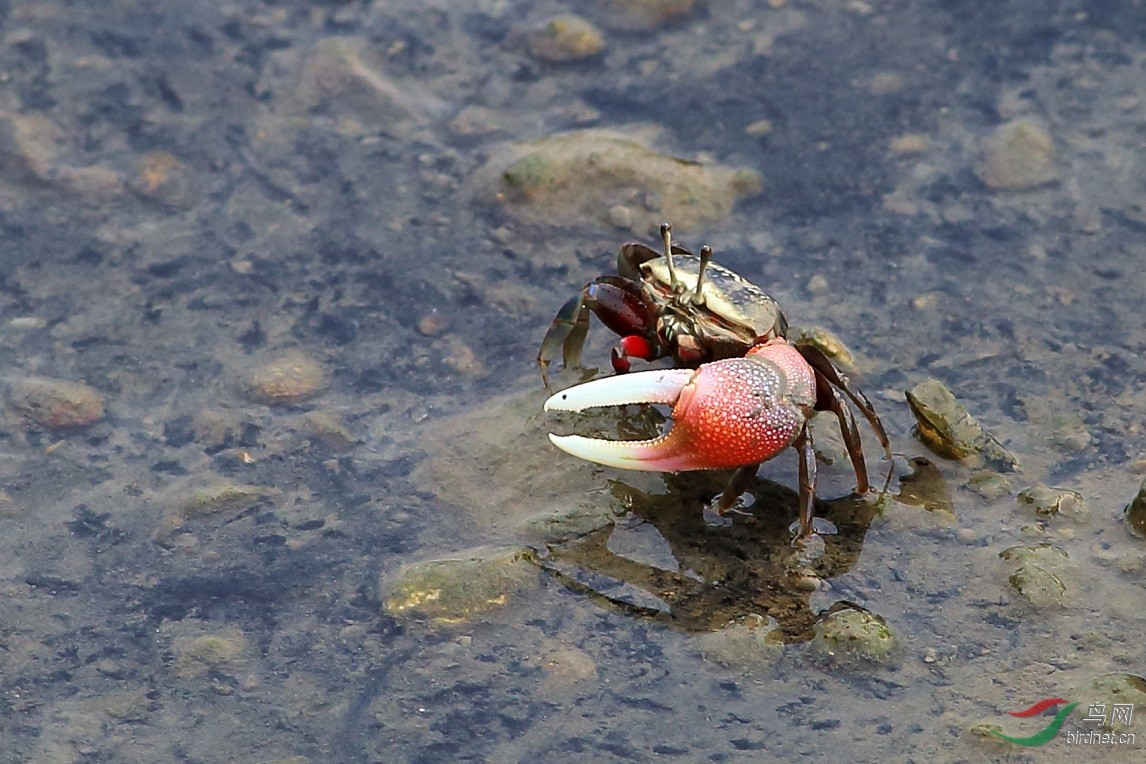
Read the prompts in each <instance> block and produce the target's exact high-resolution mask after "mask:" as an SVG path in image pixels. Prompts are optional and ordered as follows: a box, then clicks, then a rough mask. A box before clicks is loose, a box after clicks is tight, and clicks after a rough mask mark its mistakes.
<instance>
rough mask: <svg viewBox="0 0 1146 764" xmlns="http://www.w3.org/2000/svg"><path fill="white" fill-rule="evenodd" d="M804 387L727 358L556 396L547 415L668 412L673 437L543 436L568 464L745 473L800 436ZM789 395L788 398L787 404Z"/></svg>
mask: <svg viewBox="0 0 1146 764" xmlns="http://www.w3.org/2000/svg"><path fill="white" fill-rule="evenodd" d="M808 385H809V382H807V381H803V384H802V385H798V387H800V388H801V389H800V390H792V389H791V387H792V386H791V384H790V380H789V374H788V370H787V369H785V368H782V366H781V365H780V364H778V363H776V362H774V361H773V360H769V359H766V358H758V357H746V358H729V359H726V360H723V361H715V362H713V363H708V364H704V365H703V366H701V367H700V368H699V369H696V370H695V371H691V370H687V369H670V370H663V371H646V372H639V373H636V374H625V375H619V376H615V377H607V378H605V379H598V380H594V381H592V382H588V383H586V384H584V385H578V386H576V387H573V388H570V389H568V390H565V391H563V392H560V393H558V394H557V395H554V396H553V397H551V398H550V399H549V400H548V401H546V402H545V409H546V410H547V411H553V410H558V411H581V410H582V409H586V408H592V407H596V406H616V405H623V404H627V403H664V404H672V405H673V411H672V418H673V426H672V429H671V430H670V431H669V432H668V434H666V435H662V436H661V437H659V438H653V439H651V440H643V441H611V440H602V439H598V438H585V437H582V436H579V435H564V436H561V435H550V436H549V439H550V440H552V441H553V443H554V445H556V446H557V447H558V448H560V449H561V450H563V451H566V452H568V453H570V454H572V455H573V456H577V457H580V458H582V459H587V460H589V461H593V462H597V463H599V464H604V465H607V466H611V467H620V468H622V469H630V470H648V471H658V472H678V471H685V470H703V469H722V468H736V467H744V466H746V465H751V464H758V463H760V462H763V461H767V460H768V459H771V458H772V457H773V456H775V455H776V454H777V453H779V452H780V451H782V450H783V449H784V448H786V447H787V446H788V445H790V444H791V443H792V441H793V440H794V439H795V438H796V436H797V435H798V434H799V433H800V431H801V428H802V427H803V425H804V421H805V416H806V414H805V410H804V409H805V408H807V407H809V405H810V399H809V398H808V396H809V395H810V392H808V389H807V388H808ZM793 393H795V396H793Z"/></svg>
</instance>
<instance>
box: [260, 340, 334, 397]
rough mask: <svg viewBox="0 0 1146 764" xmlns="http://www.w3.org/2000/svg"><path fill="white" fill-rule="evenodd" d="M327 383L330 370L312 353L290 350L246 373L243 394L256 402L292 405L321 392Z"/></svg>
mask: <svg viewBox="0 0 1146 764" xmlns="http://www.w3.org/2000/svg"><path fill="white" fill-rule="evenodd" d="M325 386H326V373H325V372H324V371H323V369H322V366H321V365H320V364H319V363H318V361H316V360H314V359H313V358H311V357H310V356H308V355H306V354H304V353H301V352H298V351H290V352H288V353H286V354H284V355H282V356H280V357H278V358H272V359H270V360H268V361H266V362H264V363H262V364H259V365H258V366H256V367H254V368H253V369H250V370H249V371H248V372H247V373H246V374H244V375H243V378H242V381H241V387H242V391H243V394H244V395H245V396H246V397H247V398H249V399H251V400H253V401H255V402H256V403H265V404H268V405H272V406H273V405H279V406H290V405H294V404H296V403H302V402H303V401H306V400H309V399H310V398H313V397H314V396H315V395H317V394H318V393H319V392H320V391H321V390H322V388H323V387H325Z"/></svg>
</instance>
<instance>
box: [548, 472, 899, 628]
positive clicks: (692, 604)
mask: <svg viewBox="0 0 1146 764" xmlns="http://www.w3.org/2000/svg"><path fill="white" fill-rule="evenodd" d="M723 479H725V473H722V472H712V473H688V474H684V475H679V476H671V475H670V476H666V479H665V480H666V486H667V488H668V490H667V492H665V493H659V494H657V493H647V492H644V491H640V490H637V489H635V488H633V487H631V486H629V485H627V484H625V483H623V482H620V481H614V482H613V483H612V484H611V490H612V492H613V495H614V497H615V498H616V499H617V500H618V501H620V502H621V503H622V504H623V505H624V506H626V507H628V509H629V512H630V514H629V516H627V520H623V521H622V524H621V525H617V526H614V525H609V526H606V527H603V528H600V529H598V530H595V531H593V532H591V533H588V534H586V535H584V536H580V537H578V538H575V539H571V540H568V541H563V542H561V543H557V544H550V545H549V549H548V555H547V557H546V560H545V562H544V563H543V566H544V567H545V569H546V570H547V571H549V572H550V573H551V574H553V575H554V576H555V577H556V578H558V579H559V580H560V581H561V582H562V583H564V584H566V585H567V586H569V587H571V588H573V589H575V590H577V591H579V592H582V593H583V594H585V595H587V596H589V597H590V598H591V599H593V600H595V601H596V602H598V603H599V604H600V605H602V606H604V607H607V608H610V609H615V610H619V611H620V612H624V613H627V614H630V615H633V616H636V617H639V618H643V619H648V620H652V621H655V622H658V623H661V624H663V625H665V626H668V627H670V628H673V629H678V630H682V631H689V632H708V631H717V630H719V629H721V628H723V627H725V626H727V625H728V624H729V623H731V622H733V621H736V620H737V619H739V618H742V617H745V616H748V615H751V614H755V615H762V616H771V617H772V618H775V619H776V621H777V623H778V624H779V627H780V630H781V632H782V634H783V639H784V641H785V642H787V643H799V642H806V641H808V640H809V639H811V638H812V628H813V626H814V625H815V623H816V620H817V618H818V617H819V616H820V615H821V614H820V613H817V612H814V611H813V609H812V606H811V593H812V592H813V591H815V590H816V589H817V588H818V583H819V582H820V581H826V580H830V579H833V578H836V577H838V576H840V575H843V574H844V573H846V572H848V571H849V570H850V569H851V568H852V567H853V566H854V565H855V563H856V561H857V560H858V559H859V556H860V552H861V550H862V548H863V541H864V537H865V535H866V534H867V530H868V528H869V527H870V525H871V522H872V520H873V519H874V518H875V516H876V515H877V514H878V512H879V502H878V501H877V500H876V498H875V497H873V496H845V497H842V498H839V499H832V500H829V501H817V502H816V516H817V518H818V519H819V520H820V521H821V522H822V521H827V522H828V523H830V524H831V525H832V526H834V529H835V532H834V533H825V534H822V535H820V536H819V537H818V540H817V539H812V541H811V543H809V544H807V545H799V544H793V543H792V530H791V525H792V522H793V520H794V519H795V518H796V516H797V512H798V504H799V496H798V495H797V493H796V492H795V491H794V490H792V489H790V488H786V487H785V486H782V485H780V484H778V483H773V482H771V481H767V480H757V481H756V482H755V484H754V485H753V486H752V487H751V488H750V490H749V492H748V493H749V495H750V496H751V498H752V501H751V504H750V508H749V509H747V510H741V511H737V512H734V513H730V514H729V515H727V516H726V517H725V518H724V522H722V523H714V522H712V520H711V519H710V518H709V517H706V513H705V507H706V506H707V505H708V504H710V503H711V501H712V497H713V496H715V495H716V494H717V493H719V491H720V490H721V488H722V487H723V482H722V481H723ZM642 524H648V525H650V526H652V527H653V528H654V529H655V530H656V532H657V533H658V534H659V536H660V538H661V539H663V543H661V542H657V544H658V545H659V546H660V547H661V548H662V549H663V547H664V546H665V544H667V547H668V549H669V550H671V557H672V559H671V560H668V561H667V563H666V561H665V560H662V559H658V560H657V561H656V562H657V563H658V564H650V563H648V562H644V561H641V560H638V559H634V558H633V556H632V555H626V554H625V553H623V552H618V551H614V547H615V546H616V544H611V543H610V542H611V541H612V540H613V539H614V534H615V533H617V529H618V528H621V529H634V528H636V529H638V530H640V531H644V532H645V535H647V531H648V529H647V528H640V527H639V526H641V525H642ZM663 556H664V555H663V554H662V557H663ZM670 568H672V569H670Z"/></svg>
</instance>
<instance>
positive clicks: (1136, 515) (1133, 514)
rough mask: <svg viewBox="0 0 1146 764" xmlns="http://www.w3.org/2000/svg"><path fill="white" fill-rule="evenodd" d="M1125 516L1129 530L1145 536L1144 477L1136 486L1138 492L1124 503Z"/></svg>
mask: <svg viewBox="0 0 1146 764" xmlns="http://www.w3.org/2000/svg"><path fill="white" fill-rule="evenodd" d="M1125 518H1126V524H1127V525H1129V526H1130V530H1131V532H1133V533H1135V534H1136V535H1138V536H1143V537H1146V478H1144V479H1143V480H1142V485H1140V486H1138V493H1136V494H1135V495H1134V498H1133V499H1131V500H1130V503H1129V504H1127V505H1126V509H1125Z"/></svg>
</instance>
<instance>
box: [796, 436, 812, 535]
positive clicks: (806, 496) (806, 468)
mask: <svg viewBox="0 0 1146 764" xmlns="http://www.w3.org/2000/svg"><path fill="white" fill-rule="evenodd" d="M792 447H793V448H795V449H796V452H797V453H799V454H800V534H799V536H800V538H805V537H807V536H810V535H812V518H813V517H814V516H815V502H816V449H815V447H814V446H813V445H812V433H811V432H810V431H809V430H808V425H807V424H806V423H805V424H804V426H803V427H802V428H800V434H799V435H797V436H796V439H795V440H794V441H793V442H792Z"/></svg>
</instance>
